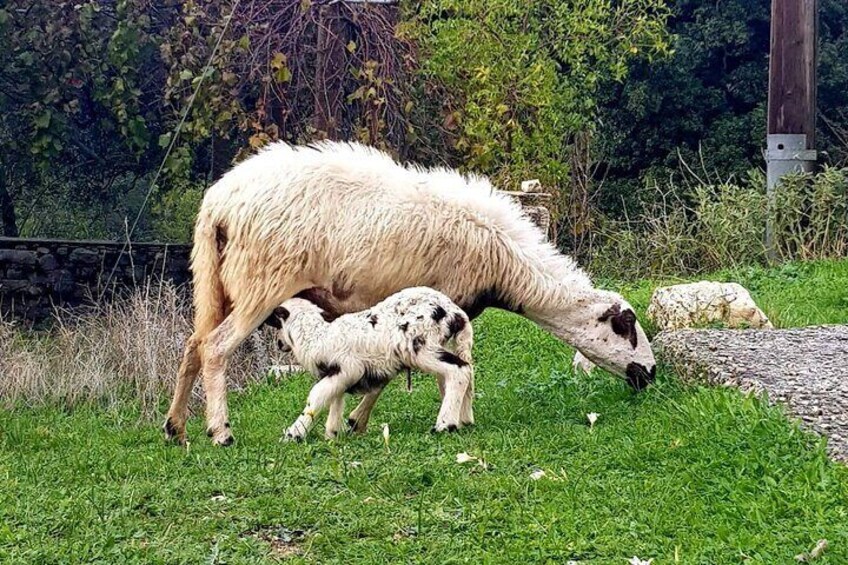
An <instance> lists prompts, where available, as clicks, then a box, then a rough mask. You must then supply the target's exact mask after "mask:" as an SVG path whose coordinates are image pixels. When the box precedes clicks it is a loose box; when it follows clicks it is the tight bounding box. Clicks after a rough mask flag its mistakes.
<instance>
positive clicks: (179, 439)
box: [162, 418, 186, 445]
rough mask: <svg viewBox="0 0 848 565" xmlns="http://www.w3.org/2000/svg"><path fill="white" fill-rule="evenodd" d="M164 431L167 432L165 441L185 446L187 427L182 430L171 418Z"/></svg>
mask: <svg viewBox="0 0 848 565" xmlns="http://www.w3.org/2000/svg"><path fill="white" fill-rule="evenodd" d="M162 431H163V432H165V441H170V442H173V443H176V444H177V445H185V441H186V437H185V425H183V426H182V427H181V428H180V427H178V426H177V425H176V424H175V423H174V421H173V420H172V419H171V418H168V419H167V420H165V423H164V424H163V425H162Z"/></svg>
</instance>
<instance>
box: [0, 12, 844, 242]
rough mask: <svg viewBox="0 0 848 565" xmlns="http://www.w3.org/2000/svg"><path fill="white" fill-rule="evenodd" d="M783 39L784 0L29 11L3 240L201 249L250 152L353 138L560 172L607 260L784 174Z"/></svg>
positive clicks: (501, 172)
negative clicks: (729, 193)
mask: <svg viewBox="0 0 848 565" xmlns="http://www.w3.org/2000/svg"><path fill="white" fill-rule="evenodd" d="M820 9H821V17H820V31H821V41H820V50H819V53H820V65H819V71H820V84H819V90H818V93H819V110H820V115H819V141H818V146H819V148H820V149H821V150H823V155H824V160H825V161H826V162H829V163H831V164H834V165H840V164H844V163H845V161H846V159H848V102H846V98H845V96H844V92H846V91H848V5H846V4H845V3H844V2H842V1H841V0H821V2H820ZM768 34H769V0H753V1H748V0H727V1H723V2H719V3H716V2H712V1H707V0H681V1H679V2H674V3H668V6H666V1H665V0H633V1H628V2H611V1H610V0H588V1H580V2H576V1H566V2H562V1H554V0H543V1H539V2H532V3H528V2H523V1H521V0H487V1H483V0H470V1H462V2H461V1H458V0H426V1H418V2H409V3H402V9H400V10H396V9H393V8H386V7H385V6H380V5H364V4H350V3H345V2H330V1H325V0H261V1H260V0H224V1H213V0H164V1H163V0H158V1H154V0H116V1H112V2H105V1H103V0H80V1H77V2H69V1H57V2H49V3H46V2H45V3H32V2H30V1H28V0H9V1H7V2H6V3H4V4H3V6H2V7H0V207H2V214H0V219H2V226H3V232H4V233H5V234H8V235H14V234H17V233H21V234H23V235H42V236H64V237H110V238H122V237H125V234H126V232H127V231H128V230H129V229H130V228H131V226H132V224H133V222H134V218H135V216H136V214H137V213H139V211H140V210H141V209H142V208H143V207H144V210H143V213H142V214H141V215H140V218H141V222H140V224H139V226H138V229H137V230H136V232H135V233H133V234H132V235H133V237H135V238H141V239H144V238H158V239H167V240H186V239H187V238H188V237H189V234H190V226H191V222H192V218H193V215H194V213H195V211H196V209H197V206H198V203H199V201H200V198H201V197H202V194H203V190H204V188H205V187H206V186H208V184H209V183H210V182H212V181H214V180H215V179H216V178H218V177H219V176H220V175H221V174H222V173H223V172H224V171H225V170H227V169H228V168H229V167H230V166H231V165H232V163H233V162H234V160H238V159H239V158H241V157H242V156H244V155H246V154H247V153H249V152H250V151H251V150H252V149H253V148H256V147H259V146H261V145H263V144H265V143H267V142H269V141H271V140H274V139H284V140H287V141H291V142H296V143H303V142H308V141H311V140H315V139H321V138H324V137H332V138H341V139H356V140H360V141H363V142H366V143H370V144H374V145H377V146H380V147H383V148H385V149H388V150H390V151H391V152H393V153H395V154H396V155H398V156H400V157H401V158H404V159H411V160H415V161H419V162H422V163H425V164H448V165H451V166H456V167H460V168H462V169H465V170H473V171H477V172H481V173H484V174H488V175H491V176H493V177H494V179H495V181H496V183H497V184H498V185H500V186H503V187H505V188H514V187H515V186H516V184H517V182H518V181H519V180H522V179H526V178H540V179H542V181H543V183H544V184H545V185H546V186H551V187H556V188H558V189H559V190H558V194H559V196H560V198H559V199H558V201H557V204H558V206H557V207H558V210H555V213H556V214H557V216H558V218H559V226H560V237H559V242H560V244H561V245H562V246H563V247H564V248H566V249H568V250H569V251H571V252H574V253H576V254H578V255H580V254H583V253H588V252H589V251H590V250H592V249H594V247H593V246H594V245H595V242H596V241H597V240H598V234H602V233H603V232H604V230H605V228H606V227H608V226H609V225H610V220H613V221H614V222H618V223H615V224H614V225H615V226H621V225H627V226H629V227H630V228H637V229H640V230H642V232H643V233H644V231H645V230H648V229H650V225H649V222H648V220H647V218H649V217H650V216H651V212H652V211H653V210H656V207H657V205H661V204H662V203H663V202H661V199H658V197H657V195H658V194H660V193H663V194H666V196H669V195H671V196H673V198H672V200H673V201H675V202H678V203H679V204H680V206H679V209H678V212H679V213H680V214H683V217H684V218H685V219H686V220H692V218H693V216H692V212H691V210H693V209H694V207H696V205H697V198H698V193H697V192H696V191H695V190H694V188H693V187H696V186H698V185H702V190H708V187H710V186H721V185H723V183H725V181H727V180H728V179H729V178H730V177H731V176H735V177H736V179H739V178H747V176H748V171H749V170H751V169H752V168H758V167H762V166H763V162H762V154H761V151H762V146H763V140H764V135H765V134H764V129H765V128H764V122H765V102H766V86H767V85H766V77H767V70H768V60H767V55H768ZM178 126H179V127H178ZM177 133H178V135H177ZM166 153H167V159H166V158H165V157H166ZM160 166H161V167H162V170H161V173H162V174H161V176H159V177H157V178H158V182H157V183H156V186H153V181H154V178H155V177H156V173H157V171H158V170H159V168H160ZM669 180H671V181H672V182H671V183H669V182H668V181H669ZM740 183H741V184H743V185H745V183H744V182H741V181H738V180H737V182H735V183H731V184H733V185H734V186H736V185H739V184H740ZM658 185H661V186H663V187H665V188H664V189H663V190H662V191H657V190H656V186H658ZM750 186H753V185H750ZM669 187H673V189H672V188H669ZM148 191H151V196H152V198H151V200H150V202H149V203H145V197H146V196H147V194H148ZM687 210H688V211H687ZM634 219H638V220H637V221H636V222H635V224H634V222H633V220H634ZM622 220H629V221H626V222H625V223H624V224H622V223H621V221H622ZM612 251H615V249H612Z"/></svg>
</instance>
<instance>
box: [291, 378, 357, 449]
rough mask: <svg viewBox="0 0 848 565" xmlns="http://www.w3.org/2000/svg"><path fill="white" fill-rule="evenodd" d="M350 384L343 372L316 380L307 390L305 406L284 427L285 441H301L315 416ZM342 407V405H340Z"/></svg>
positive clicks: (313, 421)
mask: <svg viewBox="0 0 848 565" xmlns="http://www.w3.org/2000/svg"><path fill="white" fill-rule="evenodd" d="M349 385H350V379H348V378H345V375H344V374H343V373H340V374H337V375H333V376H331V377H324V378H323V379H321V380H320V381H318V382H317V383H316V384H315V386H313V387H312V390H310V391H309V398H308V400H307V401H306V408H304V409H303V412H302V413H301V414H300V416H298V417H297V420H295V421H294V423H293V424H292V425H291V426H289V427H288V429H286V431H285V433H284V435H283V438H282V439H284V440H286V441H301V440H303V439H304V438H305V437H306V434H308V433H309V430H311V429H312V425H313V424H314V423H315V418H316V417H317V416H318V415H319V414H320V413H321V411H322V410H324V408H325V407H326V406H327V405H328V404H330V403H331V402H332V401H333V400H334V399H336V398H337V397H340V396H342V395H343V394H344V392H345V390H347V387H348V386H349ZM342 408H343V407H342Z"/></svg>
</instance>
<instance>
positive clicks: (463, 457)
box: [456, 451, 477, 465]
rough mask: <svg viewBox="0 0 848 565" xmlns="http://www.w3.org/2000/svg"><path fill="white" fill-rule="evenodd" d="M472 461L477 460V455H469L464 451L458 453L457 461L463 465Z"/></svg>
mask: <svg viewBox="0 0 848 565" xmlns="http://www.w3.org/2000/svg"><path fill="white" fill-rule="evenodd" d="M471 461H477V458H476V457H473V456H471V455H468V454H467V453H465V452H464V451H463V452H462V453H457V454H456V462H457V463H459V464H460V465H462V464H463V463H470V462H471Z"/></svg>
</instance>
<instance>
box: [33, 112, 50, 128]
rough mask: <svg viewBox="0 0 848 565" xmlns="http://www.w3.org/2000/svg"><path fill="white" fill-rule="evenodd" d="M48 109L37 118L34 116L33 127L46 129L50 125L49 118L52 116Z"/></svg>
mask: <svg viewBox="0 0 848 565" xmlns="http://www.w3.org/2000/svg"><path fill="white" fill-rule="evenodd" d="M52 115H53V114H52V112H51V111H50V110H45V111H44V112H42V113H41V114H40V115H39V116H38V117H37V118H35V127H36V128H38V129H47V128H49V127H50V118H51V117H52Z"/></svg>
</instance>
